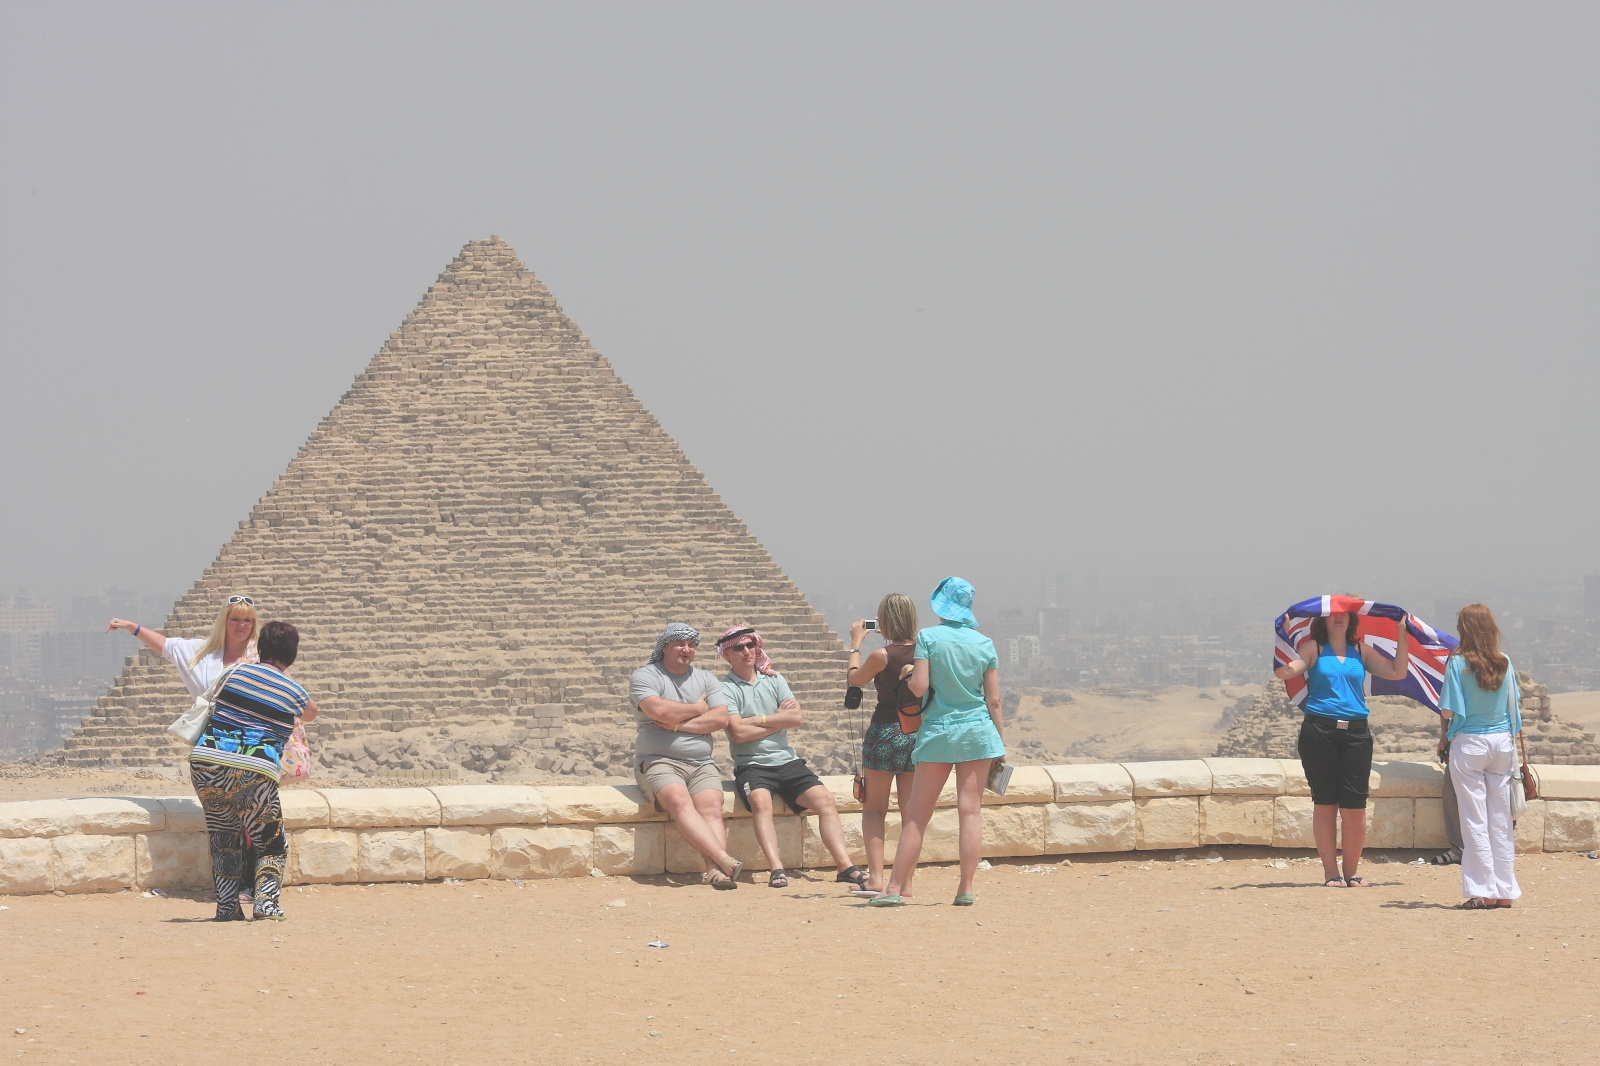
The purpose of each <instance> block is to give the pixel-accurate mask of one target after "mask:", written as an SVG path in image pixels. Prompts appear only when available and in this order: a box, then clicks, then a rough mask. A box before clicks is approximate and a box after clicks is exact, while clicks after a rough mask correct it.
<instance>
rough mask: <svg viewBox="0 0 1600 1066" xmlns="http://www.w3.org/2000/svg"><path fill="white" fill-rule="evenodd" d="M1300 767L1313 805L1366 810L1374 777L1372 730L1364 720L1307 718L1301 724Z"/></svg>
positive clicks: (1318, 716)
mask: <svg viewBox="0 0 1600 1066" xmlns="http://www.w3.org/2000/svg"><path fill="white" fill-rule="evenodd" d="M1299 749H1300V766H1301V767H1302V768H1303V769H1304V770H1305V772H1306V782H1307V783H1308V784H1309V785H1310V786H1311V802H1312V803H1314V804H1316V805H1317V806H1319V807H1331V806H1333V805H1334V804H1336V803H1337V804H1338V805H1339V806H1341V807H1343V808H1345V809H1346V810H1351V811H1359V810H1365V809H1366V806H1367V780H1368V778H1369V777H1370V776H1371V774H1372V730H1371V729H1370V728H1368V726H1367V720H1366V719H1365V718H1326V717H1324V716H1322V715H1320V714H1308V715H1306V716H1305V721H1303V722H1301V723H1300V744H1299Z"/></svg>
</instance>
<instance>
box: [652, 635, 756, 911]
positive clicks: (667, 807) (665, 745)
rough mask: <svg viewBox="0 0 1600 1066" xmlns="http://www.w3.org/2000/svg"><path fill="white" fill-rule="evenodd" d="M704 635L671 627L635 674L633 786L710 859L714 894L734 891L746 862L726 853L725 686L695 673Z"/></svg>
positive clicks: (726, 713)
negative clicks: (721, 766) (714, 752)
mask: <svg viewBox="0 0 1600 1066" xmlns="http://www.w3.org/2000/svg"><path fill="white" fill-rule="evenodd" d="M699 646H700V634H699V633H698V632H696V631H695V629H694V627H693V626H689V625H685V624H684V623H682V622H672V623H670V624H669V625H668V626H667V628H666V629H664V630H662V631H661V635H660V636H658V637H657V638H656V648H655V651H654V653H653V654H651V656H650V662H649V664H648V665H647V666H642V667H640V668H639V669H637V670H635V671H634V672H633V677H632V678H631V679H630V680H629V682H628V699H629V701H630V702H631V703H632V704H633V705H634V706H635V707H636V708H638V710H639V732H638V734H637V736H635V738H634V742H633V753H634V756H633V765H634V774H633V776H634V780H636V781H637V782H638V783H639V787H640V788H641V789H642V790H643V791H644V794H645V795H646V796H648V797H649V798H650V800H651V801H652V802H654V803H655V805H656V810H658V811H664V812H665V813H666V814H667V816H668V817H670V818H671V819H672V820H673V821H674V822H675V823H677V826H678V833H679V834H680V835H681V836H682V837H683V839H684V841H685V842H686V843H687V844H688V845H689V846H690V847H692V848H694V850H696V851H698V852H699V853H700V854H701V855H702V856H704V857H705V860H706V870H707V874H708V876H709V878H710V880H711V885H712V887H713V888H721V889H728V888H735V887H737V886H738V878H739V871H740V870H741V869H742V868H743V865H744V864H743V863H741V862H739V861H738V860H737V859H735V858H734V857H733V856H732V855H729V854H728V830H727V827H726V826H724V825H723V824H722V773H721V771H719V770H718V769H717V764H716V763H714V762H712V761H711V736H712V734H714V733H715V732H717V730H719V729H722V728H723V727H725V726H726V725H727V724H728V701H727V700H726V699H725V698H724V697H723V695H722V685H721V684H720V683H719V682H718V681H717V679H716V678H714V677H712V676H711V674H709V673H707V672H706V671H704V670H697V669H695V668H694V655H695V651H696V650H697V649H698V648H699Z"/></svg>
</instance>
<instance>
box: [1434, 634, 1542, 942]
mask: <svg viewBox="0 0 1600 1066" xmlns="http://www.w3.org/2000/svg"><path fill="white" fill-rule="evenodd" d="M1456 632H1457V633H1459V634H1460V635H1461V643H1460V644H1459V645H1458V646H1457V647H1456V650H1455V651H1454V652H1452V653H1451V654H1450V659H1449V661H1448V662H1447V663H1446V664H1445V670H1444V687H1443V688H1442V689H1440V691H1439V750H1440V751H1441V752H1443V751H1445V750H1446V749H1448V750H1449V752H1450V781H1451V783H1452V784H1453V785H1454V786H1455V792H1456V800H1457V803H1458V805H1459V807H1460V810H1461V842H1462V848H1461V894H1462V895H1463V896H1465V897H1466V902H1465V903H1463V904H1461V906H1462V907H1463V908H1465V909H1467V910H1485V909H1487V908H1489V907H1509V906H1511V901H1512V900H1514V899H1517V898H1519V897H1520V896H1521V895H1522V889H1521V887H1519V886H1518V885H1517V874H1516V870H1515V864H1516V857H1517V842H1516V836H1515V828H1516V827H1515V825H1514V824H1513V822H1512V821H1511V790H1512V789H1513V788H1521V787H1522V785H1521V783H1520V782H1518V781H1516V780H1514V778H1513V777H1512V775H1513V774H1515V773H1516V770H1517V756H1516V749H1515V748H1514V747H1513V745H1512V741H1511V738H1512V737H1514V736H1516V735H1517V734H1518V733H1520V732H1522V714H1521V710H1520V708H1519V707H1518V703H1519V702H1520V695H1519V693H1518V692H1517V673H1516V670H1514V669H1513V668H1512V666H1511V660H1510V659H1508V658H1507V657H1506V655H1505V653H1504V652H1502V651H1501V650H1500V627H1499V626H1497V625H1496V624H1495V621H1494V615H1493V614H1491V613H1490V611H1489V608H1487V607H1485V606H1484V605H1483V604H1481V603H1472V604H1468V605H1467V606H1465V607H1463V608H1461V612H1460V614H1458V615H1457V616H1456Z"/></svg>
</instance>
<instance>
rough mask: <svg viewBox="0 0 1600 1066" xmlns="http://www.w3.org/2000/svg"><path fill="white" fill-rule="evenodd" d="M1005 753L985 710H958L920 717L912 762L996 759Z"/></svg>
mask: <svg viewBox="0 0 1600 1066" xmlns="http://www.w3.org/2000/svg"><path fill="white" fill-rule="evenodd" d="M1005 753H1006V746H1005V743H1004V742H1003V741H1001V739H1000V732H999V730H997V729H995V727H994V719H992V718H990V717H989V712H988V711H960V712H957V713H955V714H945V715H941V716H939V717H938V718H933V719H930V718H928V717H927V716H926V715H924V716H923V719H922V728H921V729H918V730H917V746H916V748H915V749H914V750H913V751H912V753H911V761H912V762H952V763H953V762H972V761H973V760H974V759H998V758H1000V756H1002V755H1004V754H1005Z"/></svg>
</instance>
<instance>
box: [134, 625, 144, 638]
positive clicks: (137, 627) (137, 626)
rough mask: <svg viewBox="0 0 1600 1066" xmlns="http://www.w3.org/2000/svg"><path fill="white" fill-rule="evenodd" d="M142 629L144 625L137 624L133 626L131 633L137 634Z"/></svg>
mask: <svg viewBox="0 0 1600 1066" xmlns="http://www.w3.org/2000/svg"><path fill="white" fill-rule="evenodd" d="M143 629H144V626H139V625H136V626H134V627H133V635H134V636H138V635H139V633H140V631H141V630H143Z"/></svg>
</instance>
